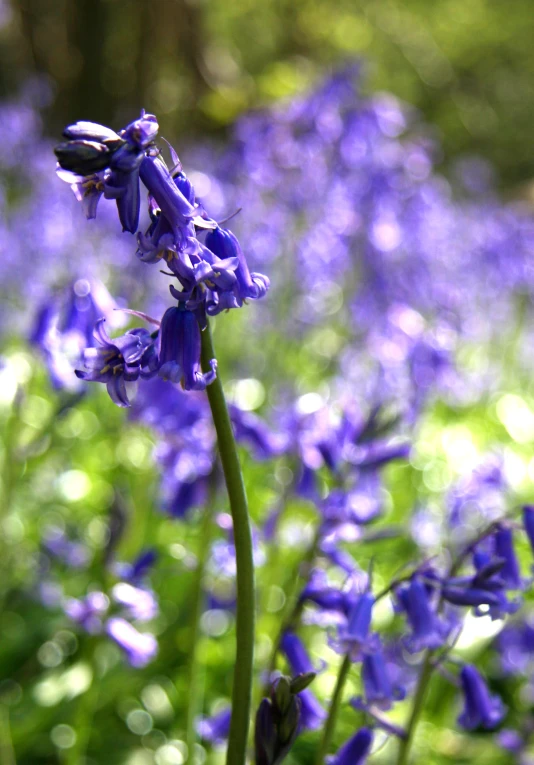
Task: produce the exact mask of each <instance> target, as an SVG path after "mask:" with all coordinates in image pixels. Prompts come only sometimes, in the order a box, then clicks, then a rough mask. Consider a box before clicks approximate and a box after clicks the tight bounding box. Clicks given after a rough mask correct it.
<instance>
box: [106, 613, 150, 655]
mask: <svg viewBox="0 0 534 765" xmlns="http://www.w3.org/2000/svg"><path fill="white" fill-rule="evenodd" d="M106 632H107V634H108V635H109V636H110V637H111V638H113V640H114V641H115V642H116V643H117V645H119V646H120V647H121V648H122V650H123V651H124V652H125V654H126V657H127V659H128V661H129V663H130V664H131V665H132V667H146V665H147V664H149V663H150V662H151V661H152V659H153V658H154V657H155V656H156V654H157V652H158V643H157V640H156V638H155V637H154V635H151V634H150V633H148V632H144V633H143V632H139V631H138V630H136V629H135V627H134V626H133V625H131V624H130V622H127V621H126V619H122V618H121V617H119V616H113V617H112V618H111V619H108V621H107V624H106Z"/></svg>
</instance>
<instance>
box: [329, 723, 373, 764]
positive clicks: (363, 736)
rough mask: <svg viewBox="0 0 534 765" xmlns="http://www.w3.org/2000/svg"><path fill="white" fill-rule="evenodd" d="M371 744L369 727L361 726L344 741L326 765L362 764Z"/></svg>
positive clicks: (371, 734)
mask: <svg viewBox="0 0 534 765" xmlns="http://www.w3.org/2000/svg"><path fill="white" fill-rule="evenodd" d="M372 744H373V733H372V731H371V730H369V728H361V729H360V730H359V731H358V733H356V734H355V735H354V736H352V738H350V739H349V740H348V741H346V742H345V743H344V744H343V746H342V747H341V749H339V750H338V752H337V754H336V755H335V756H334V757H331V758H330V759H329V761H328V765H363V763H364V762H365V760H366V759H367V756H368V754H369V752H370V750H371V746H372Z"/></svg>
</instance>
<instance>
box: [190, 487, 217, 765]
mask: <svg viewBox="0 0 534 765" xmlns="http://www.w3.org/2000/svg"><path fill="white" fill-rule="evenodd" d="M212 477H214V476H212ZM215 496H216V480H213V481H212V482H211V485H210V492H209V497H208V501H207V502H206V506H205V508H204V514H203V517H202V523H201V528H200V539H199V548H198V551H197V567H196V569H195V579H194V584H193V603H192V607H191V640H190V645H189V666H188V678H187V692H188V698H189V703H188V705H187V734H186V744H187V751H188V759H189V760H190V761H191V762H193V760H194V750H195V741H196V731H195V718H196V716H197V713H198V711H199V706H200V705H199V688H200V662H199V648H200V643H201V634H200V619H201V617H202V612H203V610H204V601H205V597H204V574H205V571H206V563H207V561H208V557H209V555H208V554H209V551H210V543H211V536H212V520H213V507H214V505H215Z"/></svg>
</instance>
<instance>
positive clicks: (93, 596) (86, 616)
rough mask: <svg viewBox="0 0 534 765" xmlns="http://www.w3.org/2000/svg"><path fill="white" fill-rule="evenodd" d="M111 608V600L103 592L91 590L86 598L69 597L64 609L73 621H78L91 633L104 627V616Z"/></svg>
mask: <svg viewBox="0 0 534 765" xmlns="http://www.w3.org/2000/svg"><path fill="white" fill-rule="evenodd" d="M108 608H109V600H108V598H107V596H106V595H104V593H103V592H99V591H96V592H90V593H89V594H88V595H86V597H85V598H81V599H78V598H68V599H67V600H66V601H65V603H64V604H63V609H64V611H65V613H66V614H67V616H68V617H69V618H70V619H72V621H74V622H77V623H78V624H79V625H80V626H81V627H82V628H83V629H84V630H85V631H86V632H88V633H89V634H90V635H95V634H97V633H98V632H100V630H101V628H102V617H103V615H104V614H105V613H106V612H107V610H108Z"/></svg>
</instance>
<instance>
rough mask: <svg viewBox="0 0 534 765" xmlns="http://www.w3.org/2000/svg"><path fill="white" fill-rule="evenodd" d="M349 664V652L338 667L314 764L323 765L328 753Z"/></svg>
mask: <svg viewBox="0 0 534 765" xmlns="http://www.w3.org/2000/svg"><path fill="white" fill-rule="evenodd" d="M350 665H351V659H350V656H349V654H347V655H346V656H345V657H344V659H343V661H342V662H341V666H340V667H339V672H338V675H337V681H336V687H335V688H334V695H333V696H332V701H331V702H330V708H329V710H328V717H327V718H326V722H325V725H324V729H323V737H322V739H321V742H320V744H319V749H318V750H317V757H316V758H315V765H323V763H324V761H325V757H326V755H327V753H328V749H329V748H330V743H331V741H332V736H333V735H334V728H335V726H336V719H337V713H338V710H339V705H340V702H341V697H342V695H343V689H344V687H345V681H346V680H347V676H348V674H349V669H350Z"/></svg>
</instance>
